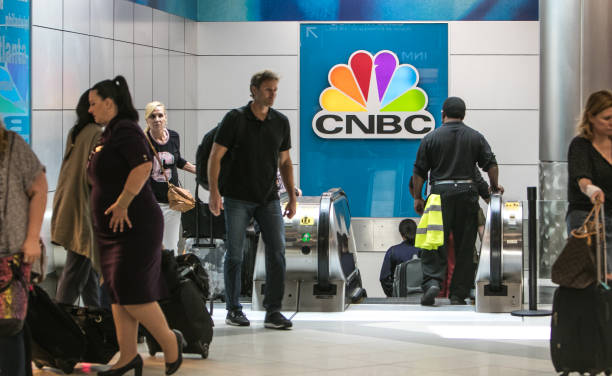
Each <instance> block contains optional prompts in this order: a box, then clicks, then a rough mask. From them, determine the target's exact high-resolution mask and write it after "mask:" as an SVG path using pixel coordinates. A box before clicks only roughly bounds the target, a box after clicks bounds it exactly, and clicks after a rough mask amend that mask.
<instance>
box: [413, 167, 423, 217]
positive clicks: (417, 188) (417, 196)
mask: <svg viewBox="0 0 612 376" xmlns="http://www.w3.org/2000/svg"><path fill="white" fill-rule="evenodd" d="M423 183H425V179H423V178H422V177H421V176H419V175H417V174H414V175H412V184H413V187H414V188H413V190H412V194H413V195H414V211H415V212H417V214H418V215H423V210H425V201H424V200H423V197H421V192H423Z"/></svg>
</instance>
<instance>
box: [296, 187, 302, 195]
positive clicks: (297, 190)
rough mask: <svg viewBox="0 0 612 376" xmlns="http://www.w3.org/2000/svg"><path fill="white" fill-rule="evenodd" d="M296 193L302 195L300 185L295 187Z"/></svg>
mask: <svg viewBox="0 0 612 376" xmlns="http://www.w3.org/2000/svg"><path fill="white" fill-rule="evenodd" d="M295 195H296V196H297V197H300V196H301V195H302V190H301V189H299V188H298V187H295Z"/></svg>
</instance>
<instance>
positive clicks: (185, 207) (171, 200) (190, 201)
mask: <svg viewBox="0 0 612 376" xmlns="http://www.w3.org/2000/svg"><path fill="white" fill-rule="evenodd" d="M145 137H146V139H147V141H149V146H151V150H153V154H155V158H156V159H157V162H158V163H159V165H160V167H161V168H163V167H162V166H163V165H164V164H163V163H162V161H161V158H159V155H158V154H157V150H155V147H154V146H153V143H152V142H151V140H150V139H149V135H147V134H146V133H145ZM162 175H164V178H165V179H166V183H167V184H168V206H169V207H170V209H172V210H176V211H180V212H181V213H184V212H186V211H189V210H191V209H193V208H194V207H195V199H194V198H193V196H192V195H191V192H189V190H187V189H185V188H181V187H177V186H176V185H174V184H172V183H170V182H169V181H168V178H167V177H166V174H162Z"/></svg>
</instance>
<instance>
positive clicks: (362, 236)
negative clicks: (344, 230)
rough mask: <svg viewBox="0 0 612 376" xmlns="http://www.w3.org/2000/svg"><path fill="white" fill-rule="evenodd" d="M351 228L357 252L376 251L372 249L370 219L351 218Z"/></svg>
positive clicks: (372, 235) (372, 236)
mask: <svg viewBox="0 0 612 376" xmlns="http://www.w3.org/2000/svg"><path fill="white" fill-rule="evenodd" d="M352 226H353V230H354V232H353V234H354V235H355V244H356V247H357V251H358V252H364V251H374V250H377V249H375V248H374V234H373V232H374V222H373V219H372V218H353V223H352ZM385 251H386V249H385Z"/></svg>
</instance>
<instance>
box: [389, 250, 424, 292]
mask: <svg viewBox="0 0 612 376" xmlns="http://www.w3.org/2000/svg"><path fill="white" fill-rule="evenodd" d="M422 283H423V267H422V264H421V259H420V258H418V257H414V258H412V259H410V260H408V261H404V262H402V263H401V264H398V265H397V266H396V267H395V270H394V273H393V294H392V295H393V296H394V297H406V296H408V295H410V294H416V293H421V292H423V289H422V288H421V284H422Z"/></svg>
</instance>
